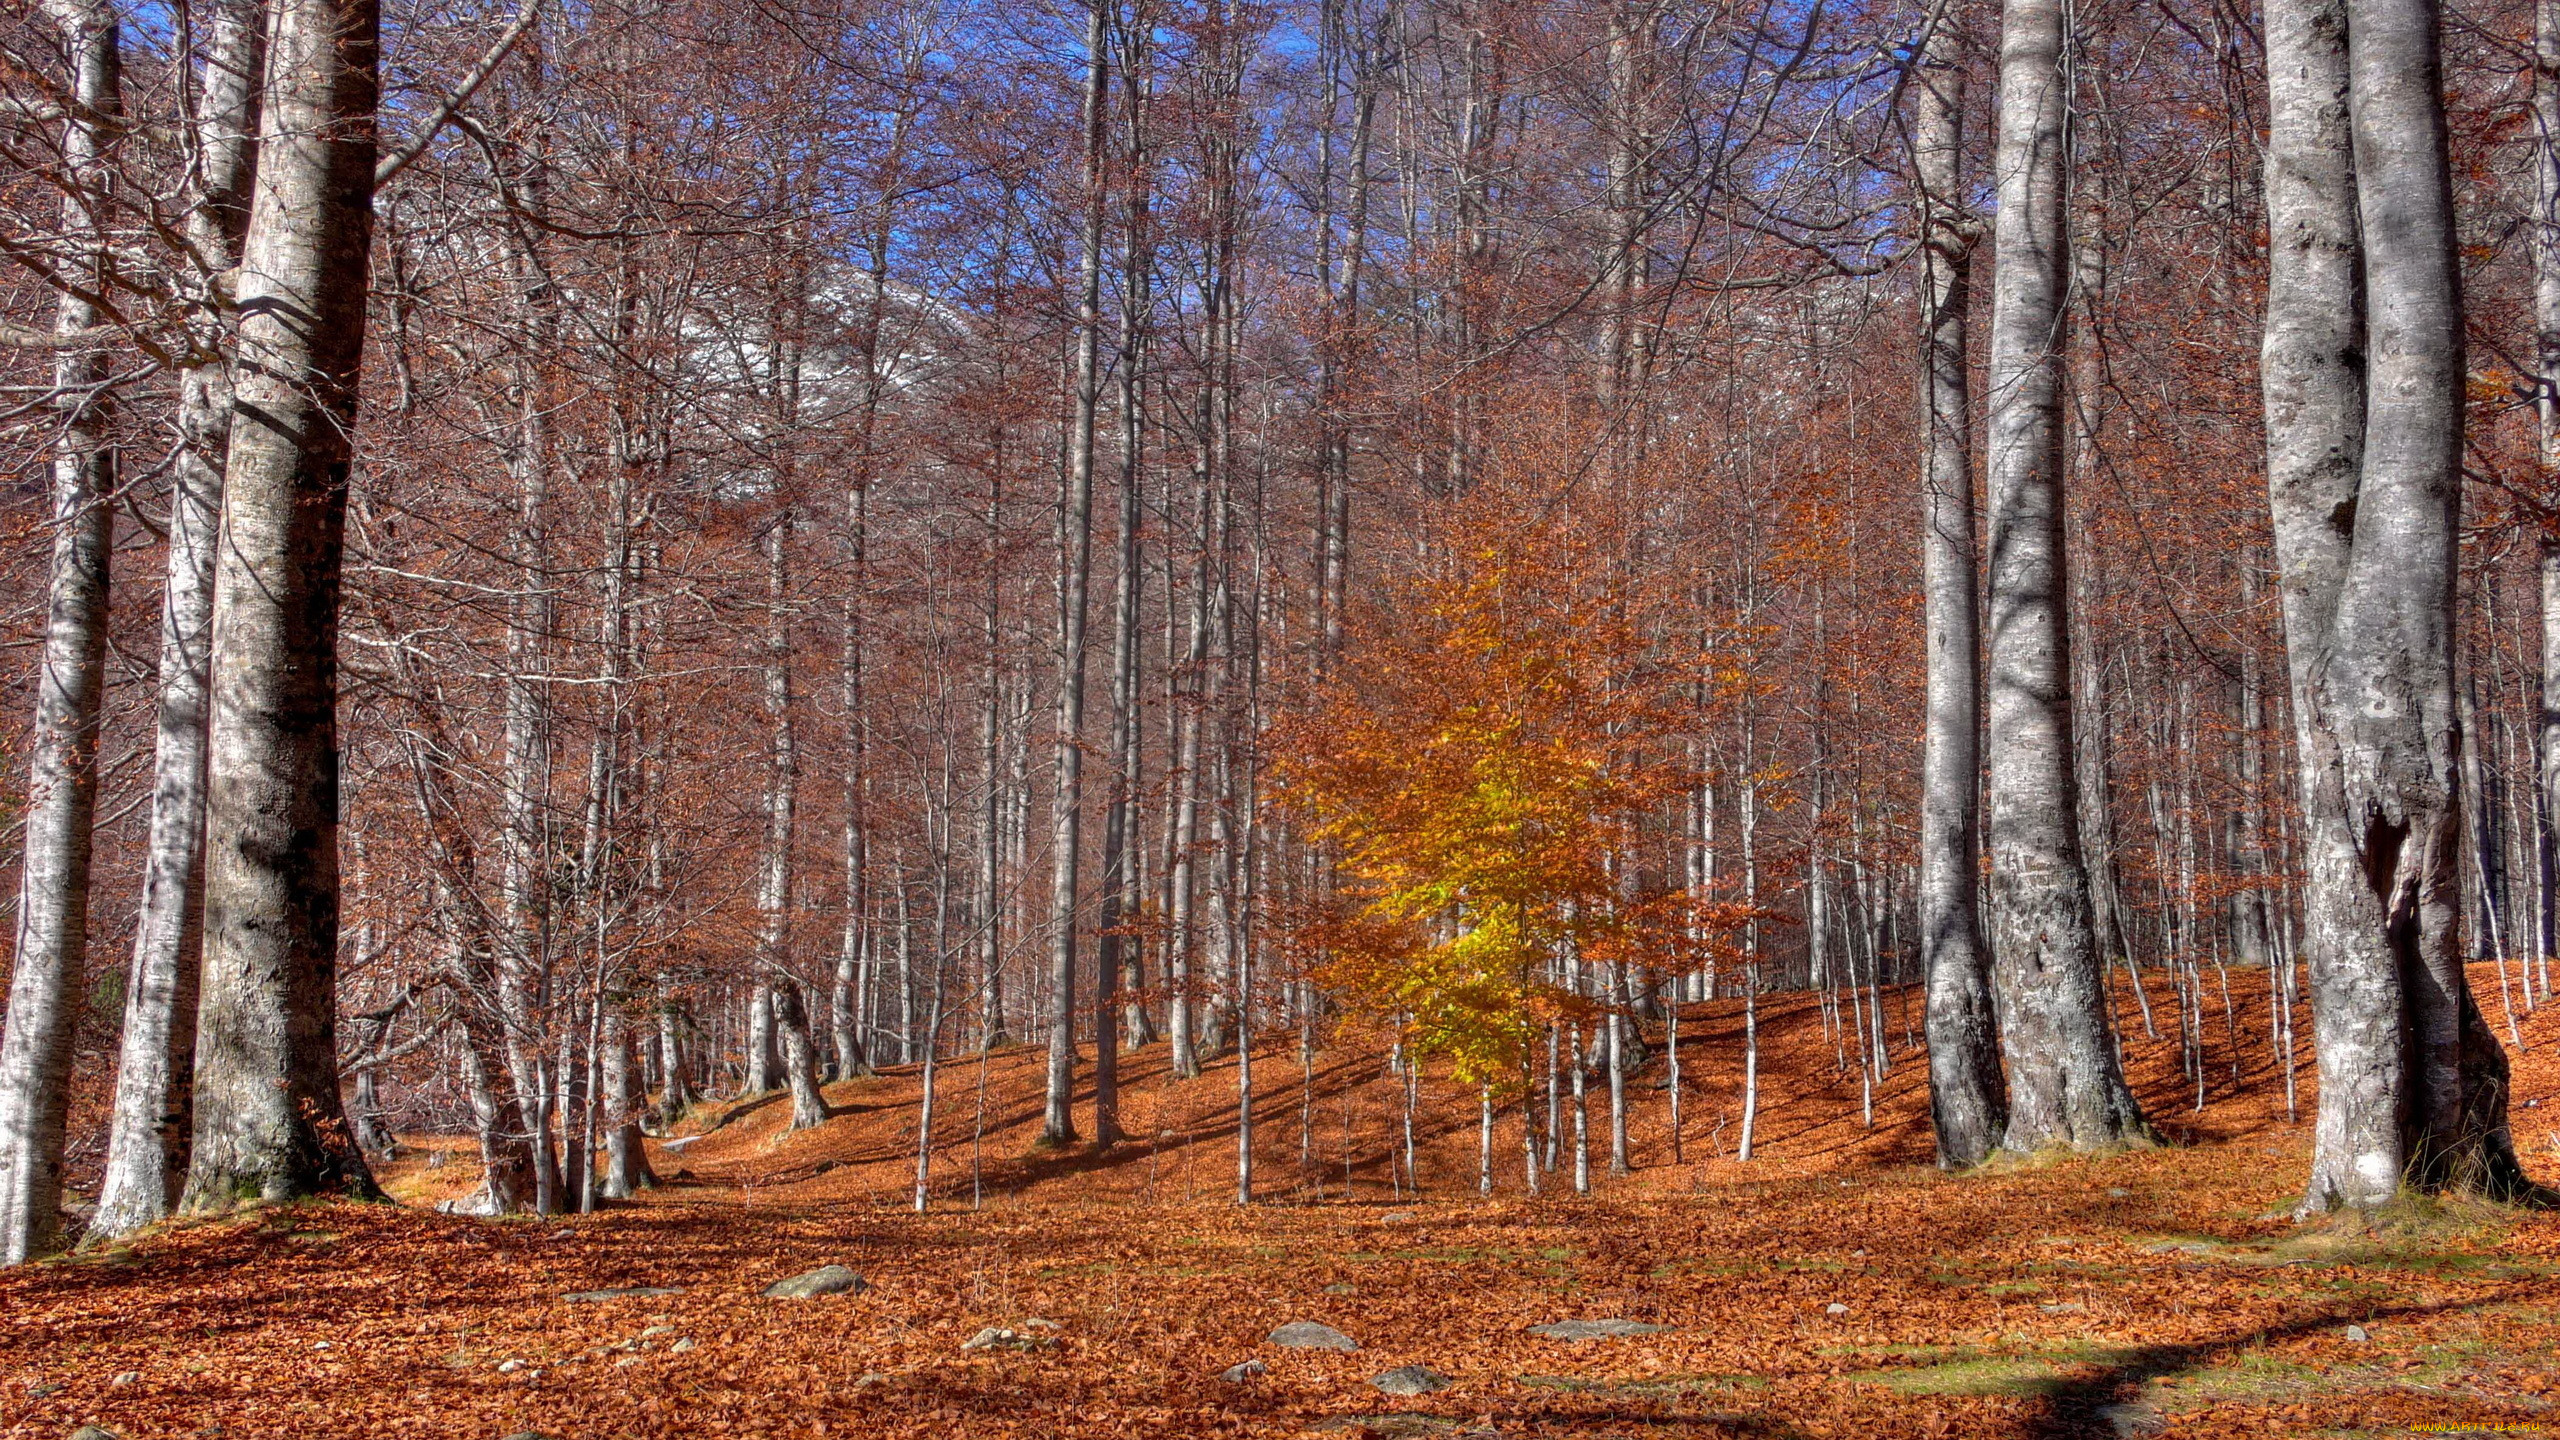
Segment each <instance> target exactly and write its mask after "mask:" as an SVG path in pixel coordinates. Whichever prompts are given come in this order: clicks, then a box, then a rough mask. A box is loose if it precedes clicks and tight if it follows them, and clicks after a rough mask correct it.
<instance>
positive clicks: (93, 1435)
mask: <svg viewBox="0 0 2560 1440" xmlns="http://www.w3.org/2000/svg"><path fill="white" fill-rule="evenodd" d="M71 1440H123V1437H121V1436H119V1435H117V1434H116V1432H114V1431H113V1430H110V1429H108V1428H107V1427H106V1426H104V1425H83V1426H81V1427H80V1428H79V1429H77V1430H74V1431H72V1432H71Z"/></svg>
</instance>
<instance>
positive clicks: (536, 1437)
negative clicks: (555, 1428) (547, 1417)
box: [507, 1430, 551, 1440]
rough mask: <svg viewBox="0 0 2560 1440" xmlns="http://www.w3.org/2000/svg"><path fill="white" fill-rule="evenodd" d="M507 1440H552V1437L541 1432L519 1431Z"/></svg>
mask: <svg viewBox="0 0 2560 1440" xmlns="http://www.w3.org/2000/svg"><path fill="white" fill-rule="evenodd" d="M507 1440H551V1437H550V1436H548V1435H545V1434H543V1433H542V1432H541V1431H539V1430H519V1431H517V1432H516V1433H514V1434H513V1435H510V1436H508V1437H507Z"/></svg>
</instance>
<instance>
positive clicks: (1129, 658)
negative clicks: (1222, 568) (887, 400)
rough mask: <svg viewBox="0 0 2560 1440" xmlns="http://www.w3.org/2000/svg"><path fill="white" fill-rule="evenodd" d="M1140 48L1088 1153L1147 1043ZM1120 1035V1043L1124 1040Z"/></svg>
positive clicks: (1104, 1139) (1112, 1129)
mask: <svg viewBox="0 0 2560 1440" xmlns="http://www.w3.org/2000/svg"><path fill="white" fill-rule="evenodd" d="M1142 44H1143V42H1142V41H1140V40H1139V39H1137V37H1136V36H1135V35H1134V34H1133V35H1132V38H1131V48H1132V50H1133V51H1135V52H1136V53H1134V54H1133V55H1132V56H1131V58H1130V60H1129V62H1128V66H1129V71H1130V73H1129V77H1128V81H1127V85H1126V87H1125V88H1126V89H1127V90H1128V93H1129V102H1128V105H1129V109H1128V114H1129V129H1130V136H1129V165H1130V170H1131V172H1132V178H1131V182H1130V186H1129V198H1128V201H1127V206H1126V217H1125V224H1126V236H1127V245H1128V258H1127V273H1126V275H1125V276H1124V277H1123V280H1122V284H1121V308H1120V357H1119V370H1120V496H1119V499H1120V511H1119V530H1118V533H1117V535H1116V537H1115V542H1114V543H1115V551H1114V556H1113V558H1114V562H1115V564H1114V570H1115V574H1114V577H1113V585H1112V595H1111V793H1110V803H1109V808H1108V809H1107V810H1106V811H1105V813H1104V816H1103V824H1102V877H1101V879H1102V906H1101V912H1100V915H1099V917H1098V918H1099V922H1100V927H1099V928H1100V930H1101V936H1100V939H1099V940H1098V942H1097V946H1096V952H1095V955H1094V1006H1093V1013H1094V1051H1093V1143H1094V1144H1095V1145H1097V1146H1105V1147H1107V1146H1111V1145H1115V1144H1117V1143H1119V1141H1120V1139H1121V1134H1120V1049H1121V1046H1122V1045H1123V1044H1124V1043H1126V1044H1137V1043H1142V1042H1143V1041H1144V1040H1145V1038H1146V1011H1145V1010H1144V1009H1142V1008H1141V1007H1139V1006H1138V1005H1137V1004H1135V1003H1134V1002H1133V1003H1130V1004H1129V1005H1128V1008H1127V1013H1126V1015H1125V1016H1124V1015H1123V1014H1122V1013H1121V1012H1120V1010H1119V1009H1118V1008H1117V1007H1118V1005H1119V1003H1120V1002H1119V999H1118V995H1119V993H1120V992H1122V991H1124V990H1125V991H1128V992H1135V991H1137V990H1138V989H1139V988H1141V984H1142V981H1141V977H1140V975H1139V972H1138V966H1139V941H1138V937H1137V936H1136V935H1134V934H1128V933H1124V932H1125V931H1127V929H1128V922H1129V918H1130V912H1131V911H1132V910H1134V909H1135V908H1136V907H1135V906H1133V905H1132V904H1131V903H1130V900H1131V898H1132V897H1133V896H1134V895H1135V894H1136V874H1135V872H1136V870H1137V856H1138V795H1137V790H1138V776H1139V763H1140V756H1141V752H1142V749H1143V747H1142V746H1141V744H1140V741H1141V739H1142V738H1143V737H1142V735H1141V733H1140V729H1139V719H1140V716H1139V710H1138V706H1139V692H1138V686H1139V670H1140V666H1141V658H1142V657H1141V653H1140V646H1141V645H1142V644H1143V637H1141V636H1140V634H1139V633H1138V620H1139V616H1138V611H1139V606H1140V603H1141V601H1142V599H1143V593H1142V592H1143V589H1144V585H1145V580H1146V570H1145V564H1144V562H1145V550H1144V548H1143V541H1142V539H1141V535H1140V528H1139V527H1140V525H1141V524H1142V523H1143V507H1142V505H1141V504H1140V500H1141V496H1140V494H1139V487H1140V486H1142V485H1144V484H1145V483H1146V468H1145V466H1146V410H1145V405H1144V401H1145V376H1144V371H1143V369H1142V367H1143V366H1144V364H1145V345H1146V331H1145V325H1144V317H1145V314H1146V307H1147V296H1148V278H1149V277H1148V275H1147V266H1148V265H1149V264H1150V263H1151V260H1150V258H1149V256H1150V251H1149V249H1148V245H1147V219H1148V217H1147V204H1148V200H1147V189H1146V186H1145V184H1144V183H1143V180H1142V179H1141V178H1140V176H1141V175H1142V173H1143V170H1144V167H1145V164H1146V157H1145V144H1146V112H1145V102H1146V98H1147V87H1146V86H1145V85H1143V84H1142V83H1141V79H1140V71H1139V69H1138V67H1139V65H1140V64H1141V63H1142V60H1141V57H1142V56H1143V53H1144V52H1143V50H1142V49H1140V48H1139V47H1140V46H1142ZM1124 1030H1125V1034H1124Z"/></svg>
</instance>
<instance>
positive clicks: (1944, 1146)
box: [1911, 7, 2004, 1168]
mask: <svg viewBox="0 0 2560 1440" xmlns="http://www.w3.org/2000/svg"><path fill="white" fill-rule="evenodd" d="M1964 65H1965V57H1964V53H1963V36H1962V34H1961V33H1960V32H1959V31H1958V30H1957V28H1956V21H1955V18H1954V16H1953V14H1952V7H1948V9H1946V10H1942V11H1941V13H1940V14H1938V15H1937V16H1936V17H1934V19H1933V20H1932V22H1931V25H1930V29H1929V36H1928V40H1927V41H1926V43H1925V44H1924V45H1923V46H1922V47H1921V63H1920V66H1919V68H1918V69H1917V70H1916V71H1915V72H1914V73H1913V77H1912V87H1911V96H1912V117H1911V148H1912V156H1911V158H1912V169H1913V171H1914V178H1915V179H1916V180H1917V182H1918V189H1919V194H1920V210H1921V252H1920V259H1921V267H1922V269H1921V276H1920V347H1921V357H1920V415H1919V419H1920V424H1921V427H1922V435H1923V439H1922V444H1921V457H1922V458H1921V475H1920V566H1921V586H1922V594H1923V604H1924V606H1925V607H1926V611H1927V627H1928V641H1927V643H1928V696H1927V722H1926V730H1925V733H1924V734H1923V736H1922V743H1921V758H1920V891H1919V906H1920V954H1921V964H1922V967H1923V971H1924V973H1925V974H1926V975H1927V977H1928V1004H1927V1022H1928V1031H1929V1111H1930V1116H1931V1118H1932V1120H1933V1121H1934V1122H1935V1125H1936V1131H1937V1145H1938V1163H1939V1164H1941V1165H1944V1166H1948V1167H1950V1168H1954V1167H1958V1166H1965V1165H1975V1164H1979V1163H1981V1162H1982V1161H1983V1160H1984V1159H1986V1158H1988V1157H1989V1156H1990V1154H1991V1152H1992V1151H1993V1150H1994V1149H1995V1148H1997V1147H1998V1145H1999V1143H2000V1128H2001V1124H2002V1120H2003V1118H2004V1116H2003V1110H2004V1100H2003V1097H2002V1093H2001V1085H2000V1050H1999V1043H2000V1037H1999V1033H1998V1031H1997V1029H1996V1027H1995V1026H1994V1024H1993V1022H1992V1004H1991V971H1990V956H1989V955H1988V954H1987V953H1986V952H1985V951H1984V949H1983V946H1982V917H1981V915H1980V914H1979V913H1978V911H1977V910H1976V908H1975V897H1976V895H1977V894H1978V893H1979V891H1980V888H1981V858H1980V857H1981V853H1982V845H1981V835H1982V831H1981V810H1980V800H1979V796H1980V793H1981V789H1980V787H1981V755H1980V751H1979V745H1978V741H1977V734H1978V731H1979V727H1980V725H1981V721H1982V682H1981V676H1980V674H1979V673H1978V671H1977V669H1976V661H1975V655H1976V650H1977V647H1978V646H1979V645H1980V644H1981V617H1980V615H1979V612H1978V611H1977V609H1976V607H1975V601H1974V540H1973V453H1972V452H1973V425H1972V419H1971V413H1970V400H1969V397H1968V395H1967V393H1966V392H1967V390H1968V388H1969V376H1968V373H1967V369H1966V358H1965V309H1966V306H1967V303H1968V301H1967V293H1968V286H1967V284H1966V278H1965V272H1966V269H1967V266H1968V263H1969V260H1970V256H1971V254H1972V250H1973V234H1972V231H1971V229H1970V227H1969V226H1968V225H1967V223H1966V218H1965V213H1964V208H1963V195H1964V191H1963V167H1962V160H1963V155H1964V131H1963V120H1964Z"/></svg>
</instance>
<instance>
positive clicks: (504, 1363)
mask: <svg viewBox="0 0 2560 1440" xmlns="http://www.w3.org/2000/svg"><path fill="white" fill-rule="evenodd" d="M523 1368H524V1362H523V1361H521V1360H513V1359H510V1360H501V1361H499V1362H498V1373H499V1374H501V1375H513V1374H514V1373H516V1372H517V1371H519V1370H521V1369H523Z"/></svg>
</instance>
